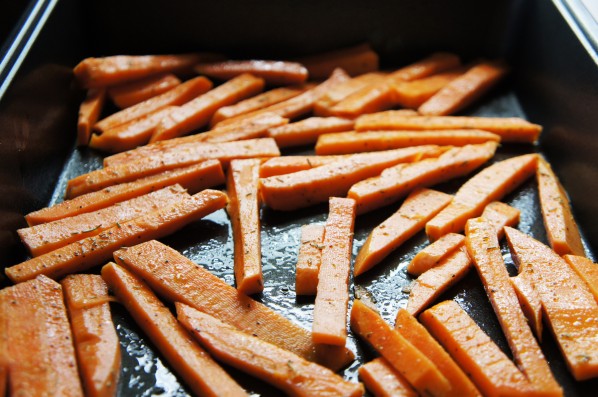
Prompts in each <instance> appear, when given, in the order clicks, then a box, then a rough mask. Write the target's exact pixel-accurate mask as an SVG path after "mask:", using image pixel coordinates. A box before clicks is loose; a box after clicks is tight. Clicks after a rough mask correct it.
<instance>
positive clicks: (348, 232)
mask: <svg viewBox="0 0 598 397" xmlns="http://www.w3.org/2000/svg"><path fill="white" fill-rule="evenodd" d="M354 224H355V200H353V199H348V198H338V197H331V198H330V201H329V213H328V220H327V221H326V227H325V229H324V241H323V244H322V245H323V248H322V258H321V263H320V270H319V271H318V286H317V293H316V300H315V303H314V319H313V326H312V340H313V341H314V343H321V344H328V345H335V346H344V345H345V343H346V340H347V310H348V304H349V274H350V272H351V251H352V247H353V227H354Z"/></svg>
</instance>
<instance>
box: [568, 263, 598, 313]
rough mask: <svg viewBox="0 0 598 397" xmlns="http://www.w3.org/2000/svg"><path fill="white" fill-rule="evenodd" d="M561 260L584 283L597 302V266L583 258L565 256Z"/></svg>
mask: <svg viewBox="0 0 598 397" xmlns="http://www.w3.org/2000/svg"><path fill="white" fill-rule="evenodd" d="M563 258H565V260H566V261H567V263H568V264H569V266H571V268H572V269H573V270H574V271H575V273H577V275H578V276H579V277H581V278H582V279H583V280H584V281H585V282H586V284H587V285H588V287H589V288H590V290H591V291H592V294H593V295H594V299H596V302H598V265H596V264H595V263H593V262H592V261H591V260H589V259H588V258H585V257H583V256H576V255H565V256H563Z"/></svg>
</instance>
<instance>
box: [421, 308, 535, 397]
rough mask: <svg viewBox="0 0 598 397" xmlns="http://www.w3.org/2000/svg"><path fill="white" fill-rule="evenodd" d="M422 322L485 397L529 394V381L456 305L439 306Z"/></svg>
mask: <svg viewBox="0 0 598 397" xmlns="http://www.w3.org/2000/svg"><path fill="white" fill-rule="evenodd" d="M419 319H420V321H421V322H422V323H423V324H424V326H425V327H426V328H427V329H428V331H429V332H430V333H431V334H432V335H433V336H434V338H436V340H438V341H439V342H440V344H441V345H443V346H444V348H445V349H446V351H447V352H449V354H450V355H451V356H452V357H453V358H454V359H455V361H456V362H457V363H458V364H459V365H460V366H461V368H462V369H463V370H464V371H465V372H466V373H467V374H468V375H469V376H470V378H471V379H472V380H473V382H474V383H475V385H476V386H477V387H478V389H479V390H480V391H481V392H482V394H483V395H485V396H496V397H497V396H520V397H524V396H529V395H530V392H531V391H532V388H531V385H530V383H529V381H528V380H527V379H526V378H525V376H524V375H523V374H522V373H521V372H520V371H519V370H518V369H517V367H516V366H515V364H513V363H512V362H511V360H509V358H508V357H507V356H506V355H505V354H504V353H503V352H502V350H500V348H499V347H498V346H496V344H494V342H493V341H492V339H490V337H489V336H488V335H486V334H485V333H484V331H482V330H481V329H480V327H478V325H477V324H476V323H475V322H474V321H473V319H472V318H471V317H469V315H468V314H467V313H466V312H465V311H464V310H463V309H461V308H460V307H459V305H458V304H457V303H456V302H454V301H445V302H442V303H439V304H437V305H436V306H434V307H432V308H430V309H428V310H426V311H425V312H423V313H422V314H421V316H420V317H419Z"/></svg>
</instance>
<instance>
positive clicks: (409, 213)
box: [353, 189, 452, 276]
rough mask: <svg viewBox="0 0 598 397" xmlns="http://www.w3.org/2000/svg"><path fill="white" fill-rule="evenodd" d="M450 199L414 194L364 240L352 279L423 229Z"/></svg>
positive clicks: (437, 194) (422, 191)
mask: <svg viewBox="0 0 598 397" xmlns="http://www.w3.org/2000/svg"><path fill="white" fill-rule="evenodd" d="M451 200H452V196H451V195H449V194H445V193H442V192H438V191H435V190H429V189H419V190H416V191H414V192H413V193H411V194H410V195H409V197H407V198H406V199H405V201H404V202H403V204H402V205H401V207H400V208H399V209H398V211H397V212H395V213H394V214H393V215H392V216H391V217H389V218H388V219H386V220H385V221H384V222H382V223H381V224H380V225H379V226H377V227H376V228H375V229H374V230H373V231H372V232H371V233H370V235H369V236H368V238H367V240H366V242H365V243H364V245H363V246H362V247H361V248H360V250H359V253H358V254H357V257H356V258H355V267H354V270H353V275H354V276H359V275H360V274H362V273H364V272H366V271H367V270H369V269H371V268H372V267H373V266H375V265H377V264H378V263H380V262H381V261H382V260H383V259H384V258H385V257H387V256H388V255H389V254H390V253H391V252H392V251H394V250H395V249H397V248H398V247H399V246H400V245H401V244H403V243H404V242H405V241H407V240H408V239H409V238H411V237H412V236H413V235H414V234H416V233H417V232H418V231H420V230H421V229H423V228H424V225H425V224H426V222H427V221H428V220H429V219H432V218H433V217H434V215H436V214H437V213H438V212H440V211H441V210H442V209H443V208H444V207H446V206H447V205H448V204H449V203H450V202H451Z"/></svg>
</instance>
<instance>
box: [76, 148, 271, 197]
mask: <svg viewBox="0 0 598 397" xmlns="http://www.w3.org/2000/svg"><path fill="white" fill-rule="evenodd" d="M279 155H280V152H279V150H278V147H277V146H276V143H275V142H274V140H273V139H272V138H262V139H250V140H246V141H239V142H224V143H205V144H202V145H197V144H196V143H195V142H189V143H185V144H182V145H177V146H175V147H172V148H169V147H167V148H164V149H163V150H162V151H161V152H160V153H158V154H156V155H154V156H152V157H149V158H142V159H139V160H134V161H131V162H127V163H124V164H120V165H116V166H111V167H105V168H102V169H99V170H96V171H91V172H89V173H87V174H83V175H80V176H78V177H75V178H73V179H71V180H69V181H68V183H67V192H66V196H67V197H68V198H72V197H77V196H80V195H81V194H85V193H89V192H93V191H97V190H100V189H103V188H105V187H108V186H113V185H117V184H120V183H124V182H131V181H134V180H136V179H139V178H144V177H147V176H151V175H155V174H158V173H160V172H163V171H169V170H172V169H175V168H180V167H186V166H189V165H192V164H197V163H201V162H202V161H205V160H209V159H217V160H220V162H221V163H222V164H223V165H228V162H229V161H230V160H233V159H236V158H253V157H275V156H279Z"/></svg>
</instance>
